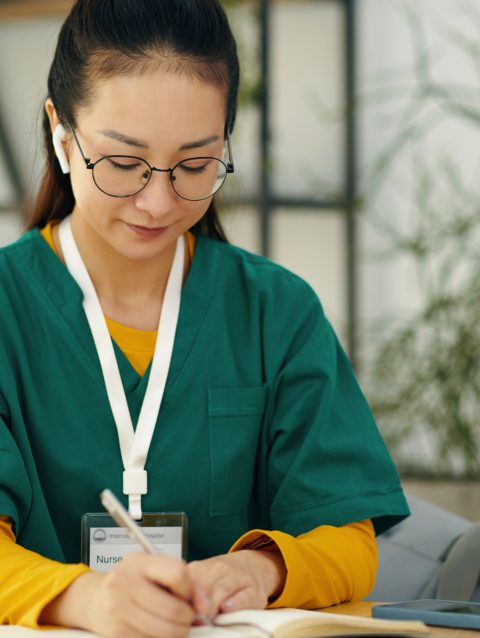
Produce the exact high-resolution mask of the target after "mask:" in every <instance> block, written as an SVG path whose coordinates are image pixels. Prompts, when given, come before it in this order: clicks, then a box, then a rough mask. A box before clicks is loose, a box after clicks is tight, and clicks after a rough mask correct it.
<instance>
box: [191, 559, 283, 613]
mask: <svg viewBox="0 0 480 638" xmlns="http://www.w3.org/2000/svg"><path fill="white" fill-rule="evenodd" d="M187 571H188V574H189V576H190V579H191V581H192V584H193V605H194V607H195V609H196V611H197V612H199V613H202V614H205V615H207V616H208V617H210V618H214V617H215V616H216V615H217V614H218V613H220V612H226V611H236V610H238V609H247V608H256V609H262V608H263V607H265V606H266V605H267V603H268V599H269V598H270V597H272V596H276V595H278V594H279V593H280V592H281V590H282V588H283V585H284V582H285V577H286V568H285V563H284V562H283V558H282V557H281V556H280V555H278V554H276V553H275V552H265V551H259V550H255V551H254V550H248V549H247V550H241V551H238V552H233V553H231V554H225V555H222V556H214V557H213V558H208V559H206V560H202V561H193V562H191V563H189V564H188V565H187Z"/></svg>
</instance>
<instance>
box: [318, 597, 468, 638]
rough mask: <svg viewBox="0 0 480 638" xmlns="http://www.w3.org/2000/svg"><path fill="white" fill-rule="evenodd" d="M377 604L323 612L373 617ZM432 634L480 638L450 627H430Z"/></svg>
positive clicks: (432, 637) (436, 637)
mask: <svg viewBox="0 0 480 638" xmlns="http://www.w3.org/2000/svg"><path fill="white" fill-rule="evenodd" d="M374 604H376V603H367V602H363V603H345V604H344V605H336V606H335V607H329V608H328V609H322V611H327V612H331V613H333V614H347V615H349V616H371V615H372V605H374ZM428 628H429V629H430V634H429V637H428V638H474V637H475V638H478V637H480V631H474V630H473V629H450V628H448V627H432V626H431V625H429V627H428Z"/></svg>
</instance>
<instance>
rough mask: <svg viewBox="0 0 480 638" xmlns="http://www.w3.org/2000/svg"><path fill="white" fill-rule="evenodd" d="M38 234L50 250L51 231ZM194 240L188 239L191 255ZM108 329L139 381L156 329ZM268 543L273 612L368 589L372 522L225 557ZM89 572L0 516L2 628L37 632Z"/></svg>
mask: <svg viewBox="0 0 480 638" xmlns="http://www.w3.org/2000/svg"><path fill="white" fill-rule="evenodd" d="M42 235H43V237H44V238H45V240H46V241H47V242H48V243H49V245H50V246H51V248H52V249H53V250H54V251H55V245H54V242H53V239H52V234H51V225H49V226H47V227H46V228H45V229H43V231H42ZM194 241H195V240H194V237H193V235H191V234H190V233H188V234H187V246H188V250H189V253H190V256H192V255H193V250H194ZM107 324H108V328H109V331H110V334H111V336H112V338H113V339H114V341H115V342H116V343H117V345H118V346H119V347H120V349H121V350H122V351H123V352H124V353H125V355H126V357H127V358H128V360H129V361H130V363H131V364H132V366H133V367H134V368H135V370H136V371H137V372H138V373H139V374H140V375H143V374H144V372H145V371H146V369H147V368H148V365H149V363H150V360H151V358H152V356H153V350H154V347H155V340H156V331H143V330H136V329H133V328H129V327H127V326H123V325H121V324H119V323H117V322H115V321H112V320H110V319H108V318H107ZM265 537H267V539H270V540H271V541H273V543H272V544H270V545H269V546H268V550H269V551H275V552H278V553H280V554H281V555H282V558H283V560H284V562H285V565H286V569H287V577H286V581H285V586H284V589H283V591H282V593H281V594H280V595H279V596H278V598H276V600H275V601H273V602H272V603H271V604H270V606H271V607H303V608H309V609H315V608H319V607H327V606H329V605H333V604H337V603H340V602H343V601H347V600H359V599H361V598H363V597H364V596H366V595H367V594H368V593H369V591H370V590H371V589H372V587H373V584H374V581H375V573H376V569H377V547H376V542H375V533H374V529H373V524H372V522H371V521H370V520H365V521H360V522H355V523H351V524H350V525H345V526H343V527H332V526H327V525H323V526H321V527H318V528H316V529H313V530H311V531H309V532H308V533H305V534H302V535H300V536H298V537H296V538H295V537H293V536H290V535H289V534H285V533H283V532H279V531H265V530H252V531H250V532H248V533H247V534H245V535H244V536H242V537H241V538H240V539H238V540H237V542H236V543H235V544H234V545H233V547H232V548H231V550H230V551H235V550H239V549H245V548H249V547H253V548H256V547H257V548H259V549H260V548H261V547H262V546H263V539H264V538H265ZM86 571H88V567H86V566H85V565H65V564H63V563H58V562H55V561H52V560H49V559H47V558H45V557H43V556H40V555H39V554H35V553H34V552H31V551H29V550H27V549H25V548H23V547H21V546H19V545H17V544H16V543H15V537H14V534H13V531H12V527H11V524H10V521H9V520H8V519H5V518H3V519H2V517H0V573H1V574H2V586H1V587H0V623H11V624H22V625H26V626H30V627H37V626H38V620H39V617H40V615H41V613H42V611H43V609H44V608H45V607H46V606H47V605H48V604H49V603H50V602H51V601H52V600H53V599H54V598H55V597H56V596H58V595H59V594H60V593H61V592H63V591H64V590H65V589H66V588H67V587H68V586H69V585H70V584H71V583H72V581H73V580H75V578H77V577H78V576H79V575H81V574H83V573H85V572H86Z"/></svg>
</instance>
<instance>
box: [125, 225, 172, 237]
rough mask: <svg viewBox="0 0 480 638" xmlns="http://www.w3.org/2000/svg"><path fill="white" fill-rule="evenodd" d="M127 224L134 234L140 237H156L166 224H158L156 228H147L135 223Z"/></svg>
mask: <svg viewBox="0 0 480 638" xmlns="http://www.w3.org/2000/svg"><path fill="white" fill-rule="evenodd" d="M127 226H128V227H129V228H130V230H132V231H133V232H134V233H135V234H136V235H138V236H140V237H158V236H159V235H161V234H162V233H164V232H165V231H166V230H167V227H166V226H160V227H157V228H149V227H147V226H137V225H136V224H127Z"/></svg>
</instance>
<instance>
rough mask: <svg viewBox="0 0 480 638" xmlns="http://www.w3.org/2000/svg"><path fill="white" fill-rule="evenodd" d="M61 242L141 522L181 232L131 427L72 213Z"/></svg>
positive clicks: (177, 292) (173, 323) (177, 290)
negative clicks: (78, 292)
mask: <svg viewBox="0 0 480 638" xmlns="http://www.w3.org/2000/svg"><path fill="white" fill-rule="evenodd" d="M59 240H60V244H61V247H62V251H63V256H64V259H65V264H66V266H67V268H68V270H69V271H70V274H71V275H72V277H73V278H74V279H75V281H76V282H77V284H78V285H79V286H80V288H81V290H82V292H83V308H84V310H85V314H86V316H87V320H88V323H89V325H90V330H91V331H92V336H93V340H94V342H95V346H96V348H97V353H98V358H99V359H100V365H101V367H102V372H103V378H104V381H105V387H106V390H107V395H108V400H109V402H110V407H111V410H112V413H113V417H114V419H115V423H116V426H117V431H118V439H119V442H120V451H121V454H122V461H123V467H124V472H123V493H124V494H128V503H129V511H130V514H131V516H132V517H133V518H134V519H136V520H139V519H141V518H142V497H141V495H142V494H146V493H147V472H146V471H145V469H144V468H145V462H146V460H147V454H148V449H149V447H150V442H151V440H152V436H153V431H154V430H155V424H156V422H157V418H158V412H159V410H160V404H161V402H162V397H163V392H164V389H165V382H166V380H167V375H168V369H169V367H170V360H171V358H172V350H173V343H174V340H175V331H176V328H177V322H178V314H179V311H180V297H181V293H182V280H183V265H184V254H185V240H184V237H183V235H182V236H181V237H179V238H178V240H177V247H176V250H175V257H174V259H173V264H172V267H171V270H170V275H169V277H168V282H167V287H166V289H165V295H164V299H163V304H162V311H161V314H160V320H159V323H158V333H157V341H156V344H155V352H154V354H153V359H152V365H151V369H150V376H149V379H148V384H147V389H146V391H145V396H144V399H143V403H142V408H141V411H140V416H139V418H138V423H137V427H136V430H135V431H134V429H133V424H132V419H131V416H130V411H129V409H128V403H127V397H126V396H125V390H124V387H123V384H122V379H121V376H120V371H119V369H118V364H117V360H116V358H115V351H114V349H113V344H112V340H111V337H110V334H109V332H108V327H107V324H106V321H105V317H104V314H103V311H102V307H101V305H100V301H99V300H98V296H97V293H96V291H95V287H94V285H93V283H92V280H91V279H90V276H89V274H88V271H87V269H86V267H85V264H84V263H83V260H82V257H81V255H80V253H79V251H78V248H77V245H76V243H75V238H74V237H73V233H72V228H71V220H70V216H69V217H67V218H65V219H64V220H63V222H62V223H61V224H60V228H59Z"/></svg>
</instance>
